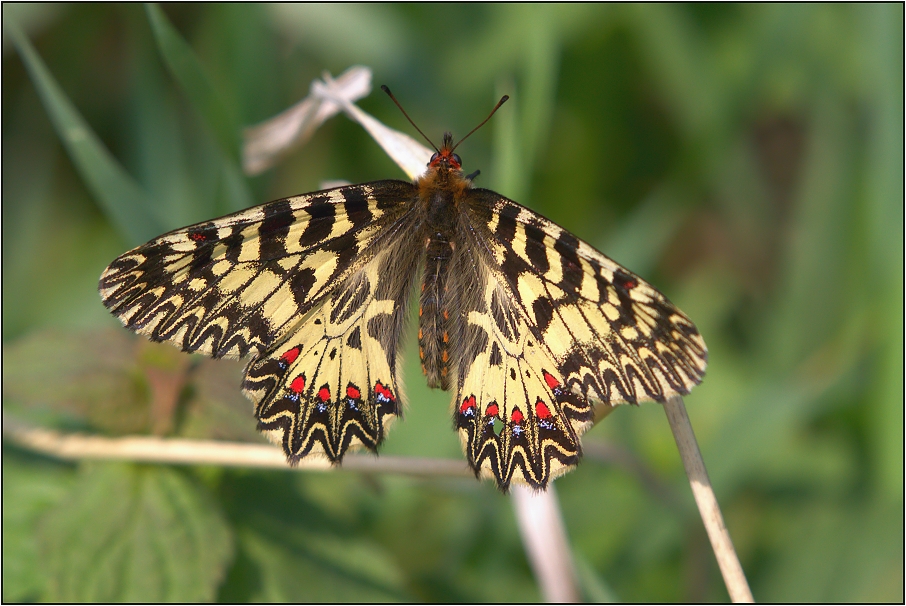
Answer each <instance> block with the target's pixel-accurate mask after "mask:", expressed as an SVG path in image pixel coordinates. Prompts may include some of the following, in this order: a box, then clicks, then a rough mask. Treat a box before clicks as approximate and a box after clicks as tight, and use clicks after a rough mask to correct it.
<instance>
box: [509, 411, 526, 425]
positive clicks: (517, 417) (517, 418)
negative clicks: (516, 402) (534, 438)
mask: <svg viewBox="0 0 906 606" xmlns="http://www.w3.org/2000/svg"><path fill="white" fill-rule="evenodd" d="M510 418H511V419H513V423H516V424H517V425H518V424H519V423H522V420H523V419H524V418H525V417H524V416H522V411H520V410H519V409H518V408H514V409H513V414H512V415H510Z"/></svg>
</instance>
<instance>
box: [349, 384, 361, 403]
mask: <svg viewBox="0 0 906 606" xmlns="http://www.w3.org/2000/svg"><path fill="white" fill-rule="evenodd" d="M346 397H348V398H352V399H353V400H358V399H359V398H361V397H362V393H361V392H360V391H359V390H358V389H356V387H355V386H354V385H350V386H349V387H347V388H346Z"/></svg>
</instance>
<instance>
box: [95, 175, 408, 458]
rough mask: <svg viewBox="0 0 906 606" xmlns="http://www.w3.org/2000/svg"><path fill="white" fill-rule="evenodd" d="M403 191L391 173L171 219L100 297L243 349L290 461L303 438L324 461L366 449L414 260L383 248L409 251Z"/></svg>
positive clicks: (387, 380)
mask: <svg viewBox="0 0 906 606" xmlns="http://www.w3.org/2000/svg"><path fill="white" fill-rule="evenodd" d="M414 193H415V192H414V186H413V185H412V184H411V183H406V182H402V181H380V182H375V183H366V184H362V185H352V186H346V187H340V188H336V189H333V190H326V191H322V192H315V193H312V194H306V195H302V196H297V197H294V198H287V199H285V200H278V201H275V202H271V203H268V204H264V205H262V206H258V207H255V208H252V209H249V210H246V211H242V212H239V213H235V214H233V215H229V216H226V217H223V218H220V219H216V220H213V221H209V222H206V223H200V224H198V225H194V226H191V227H187V228H183V229H179V230H176V231H173V232H170V233H168V234H165V235H163V236H160V237H159V238H156V239H154V240H152V241H151V242H149V243H147V244H145V245H143V246H140V247H138V248H135V249H133V250H132V251H129V252H127V253H125V254H124V255H122V256H120V257H119V258H118V259H116V260H115V261H114V262H113V263H111V265H110V266H109V267H108V268H107V270H106V271H105V272H104V274H103V275H102V276H101V281H100V292H101V297H102V299H103V301H104V304H105V305H106V306H107V307H108V308H109V309H110V311H111V312H112V313H113V314H114V315H116V316H117V317H118V318H119V319H120V320H121V321H122V322H123V323H124V324H125V325H126V326H128V327H129V328H131V329H132V330H135V331H136V332H138V333H140V334H144V335H146V336H148V337H150V338H151V339H153V340H155V341H171V342H174V343H175V344H177V345H179V346H180V347H181V348H182V349H183V350H184V351H196V352H199V353H204V354H207V355H213V356H215V357H242V356H245V355H247V354H251V355H255V356H256V359H254V360H253V361H252V363H251V364H250V365H249V368H248V369H247V376H246V381H245V384H244V388H245V391H246V393H247V394H248V395H249V396H250V397H251V398H252V399H253V400H254V401H255V402H256V405H257V407H256V414H257V416H258V417H259V420H260V423H261V426H262V429H264V430H266V431H267V432H268V434H269V436H270V437H271V438H272V439H275V440H276V441H280V442H282V443H283V445H284V448H285V450H286V454H287V456H288V457H289V458H290V460H293V461H295V460H298V458H299V457H300V456H303V455H304V454H306V453H307V452H309V451H311V450H312V449H313V448H314V450H316V451H318V450H323V452H324V453H325V454H327V456H328V457H329V458H331V459H332V460H336V459H339V458H340V457H342V455H343V452H344V451H345V450H346V448H347V447H348V446H349V445H350V444H351V443H354V442H355V441H356V439H358V440H359V441H361V442H362V443H364V444H365V445H366V446H368V447H370V448H374V446H375V445H376V444H377V443H378V442H380V440H381V439H382V437H383V421H382V419H383V416H384V415H386V414H393V413H396V412H398V401H397V397H398V396H397V394H398V391H397V380H396V368H395V360H396V353H395V352H396V346H397V341H398V338H399V333H400V327H401V324H402V319H403V317H404V309H403V308H404V306H405V303H406V301H407V299H408V296H407V293H408V290H407V289H408V287H409V284H410V282H411V278H412V274H413V273H414V270H415V261H414V260H410V259H411V258H412V257H413V255H411V254H410V255H408V256H407V257H405V260H403V259H400V258H396V259H394V260H393V262H391V256H390V255H392V254H393V253H399V251H400V249H405V250H409V251H411V250H412V244H411V243H410V242H408V238H411V226H410V225H409V224H408V221H409V220H410V219H411V216H410V215H411V213H410V211H411V207H412V198H413V196H414ZM407 260H408V261H407ZM379 276H380V277H381V278H382V279H381V280H380V281H379V280H378V277H379ZM303 364H304V367H303V366H302V365H303ZM300 377H302V378H301V379H300Z"/></svg>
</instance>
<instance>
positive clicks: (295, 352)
mask: <svg viewBox="0 0 906 606" xmlns="http://www.w3.org/2000/svg"><path fill="white" fill-rule="evenodd" d="M298 357H299V348H298V347H293V348H292V349H290V350H289V351H287V352H286V353H284V354H283V355H282V356H280V359H281V360H283V361H284V362H286V363H287V364H292V363H293V362H295V361H296V358H298Z"/></svg>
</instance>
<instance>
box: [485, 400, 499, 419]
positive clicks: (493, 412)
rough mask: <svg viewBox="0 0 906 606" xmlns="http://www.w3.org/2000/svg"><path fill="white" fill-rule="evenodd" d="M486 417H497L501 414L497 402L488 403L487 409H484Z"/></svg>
mask: <svg viewBox="0 0 906 606" xmlns="http://www.w3.org/2000/svg"><path fill="white" fill-rule="evenodd" d="M484 414H485V416H486V417H496V416H497V415H498V414H500V409H499V408H497V404H494V403H491V404H488V408H487V410H485V411H484Z"/></svg>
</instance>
